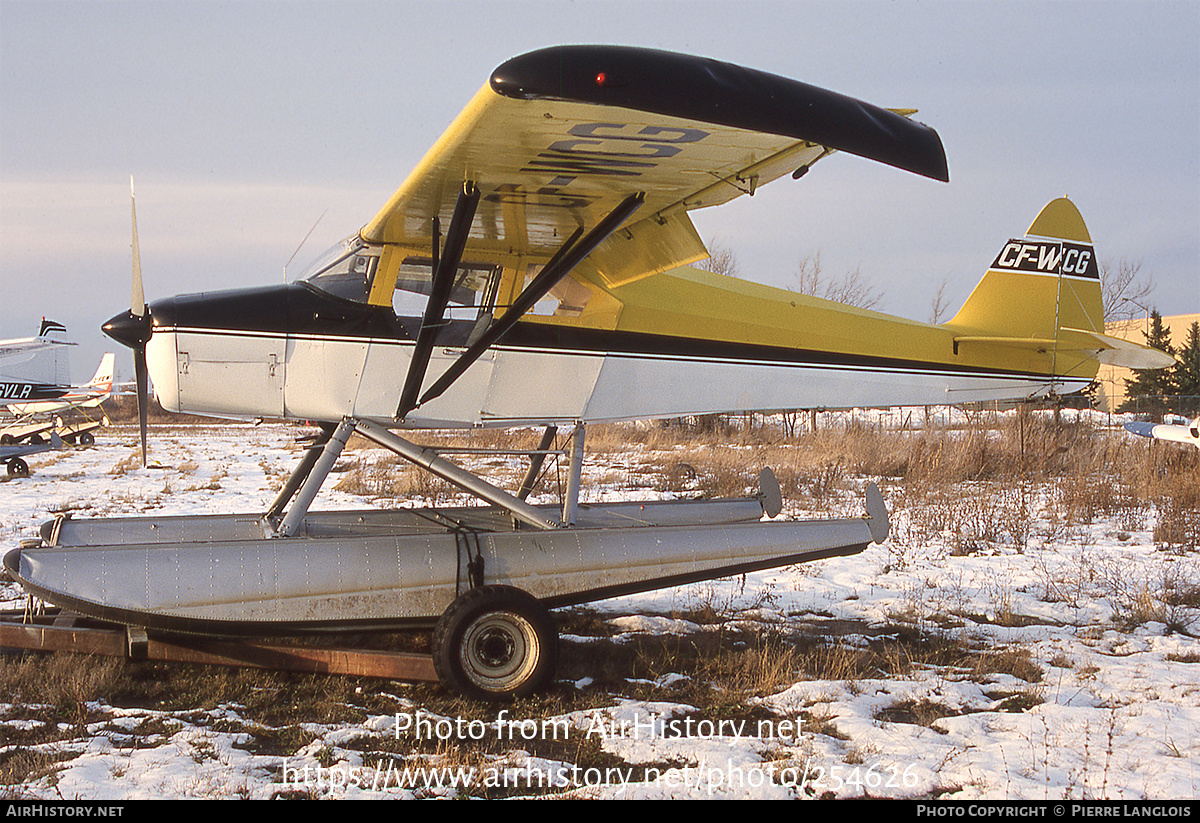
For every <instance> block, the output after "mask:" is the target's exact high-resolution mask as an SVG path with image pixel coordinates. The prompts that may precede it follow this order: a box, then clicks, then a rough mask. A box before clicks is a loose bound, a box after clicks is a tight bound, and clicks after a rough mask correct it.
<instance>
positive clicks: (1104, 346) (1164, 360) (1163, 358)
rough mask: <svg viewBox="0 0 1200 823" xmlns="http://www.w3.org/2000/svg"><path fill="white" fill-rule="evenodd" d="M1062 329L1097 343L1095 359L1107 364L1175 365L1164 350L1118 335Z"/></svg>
mask: <svg viewBox="0 0 1200 823" xmlns="http://www.w3.org/2000/svg"><path fill="white" fill-rule="evenodd" d="M1063 331H1069V332H1074V333H1076V334H1082V335H1086V336H1088V337H1090V338H1092V339H1093V340H1095V341H1096V343H1097V344H1098V346H1099V348H1100V351H1099V352H1097V354H1096V359H1097V360H1099V361H1100V362H1101V363H1104V364H1105V365H1108V366H1120V367H1122V368H1126V369H1166V368H1169V367H1171V366H1173V365H1175V358H1174V357H1172V356H1171V355H1169V354H1167V353H1166V352H1163V351H1159V350H1158V349H1152V348H1150V347H1149V346H1143V345H1142V344H1140V343H1134V342H1133V341H1131V340H1122V339H1121V338H1119V337H1109V336H1108V335H1106V334H1099V333H1097V332H1093V331H1087V330H1086V329H1063Z"/></svg>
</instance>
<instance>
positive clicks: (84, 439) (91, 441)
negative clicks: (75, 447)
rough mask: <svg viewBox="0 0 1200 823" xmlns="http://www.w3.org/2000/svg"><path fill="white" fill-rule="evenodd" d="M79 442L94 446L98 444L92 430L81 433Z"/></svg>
mask: <svg viewBox="0 0 1200 823" xmlns="http://www.w3.org/2000/svg"><path fill="white" fill-rule="evenodd" d="M79 442H80V444H81V445H84V446H94V445H95V444H96V438H95V437H94V436H92V433H91V432H83V433H82V434H80V435H79Z"/></svg>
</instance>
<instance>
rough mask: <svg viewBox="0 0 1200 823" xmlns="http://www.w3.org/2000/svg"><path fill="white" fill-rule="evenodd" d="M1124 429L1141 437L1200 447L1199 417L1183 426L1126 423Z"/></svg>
mask: <svg viewBox="0 0 1200 823" xmlns="http://www.w3.org/2000/svg"><path fill="white" fill-rule="evenodd" d="M1125 429H1126V431H1130V432H1132V433H1134V434H1136V435H1140V436H1142V437H1152V438H1154V439H1155V440H1169V441H1171V442H1173V443H1187V444H1190V445H1192V446H1195V447H1196V448H1198V449H1200V417H1197V418H1196V419H1195V420H1193V421H1192V422H1191V423H1188V424H1187V425H1184V426H1180V425H1175V424H1169V423H1126V424H1125Z"/></svg>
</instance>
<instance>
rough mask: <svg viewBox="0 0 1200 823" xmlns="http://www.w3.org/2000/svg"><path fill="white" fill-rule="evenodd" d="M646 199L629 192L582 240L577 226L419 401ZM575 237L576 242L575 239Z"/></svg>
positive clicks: (447, 381)
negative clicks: (495, 319)
mask: <svg viewBox="0 0 1200 823" xmlns="http://www.w3.org/2000/svg"><path fill="white" fill-rule="evenodd" d="M645 199H646V195H645V193H643V192H639V193H638V194H631V195H629V196H628V197H626V198H625V199H624V200H622V201H621V203H620V205H618V206H617V207H616V208H615V209H613V210H612V211H611V212H609V214H608V216H607V217H605V218H604V219H603V220H601V221H600V222H599V223H598V224H596V227H595V228H593V229H592V230H591V231H590V232H588V233H587V235H586V236H585V237H584V238H583V239H582V240H578V238H579V235H580V233H581V232H582V230H583V229H582V227H580V228H579V229H576V230H575V233H574V234H572V235H571V237H570V238H569V239H568V240H567V242H566V243H564V244H563V246H562V248H560V249H559V250H558V251H557V252H555V254H554V257H553V258H551V260H550V262H549V263H547V264H546V267H545V268H543V269H542V270H541V272H539V273H538V275H537V277H535V278H533V282H532V283H530V284H529V285H528V286H526V287H525V289H524V290H523V291H522V292H521V294H520V295H518V296H517V299H516V300H514V301H513V302H512V305H511V306H509V307H508V310H507V311H505V312H504V316H503V317H501V318H500V319H499V320H497V321H495V322H493V323H492V325H490V326H488V328H487V330H486V331H485V332H484V333H483V334H482V335H480V337H479V339H478V340H476V341H475V342H474V343H472V344H471V345H470V346H469V347H467V350H466V351H464V352H463V353H462V355H461V356H460V357H459V358H458V359H457V360H455V361H454V364H453V365H451V366H450V368H448V369H446V372H445V373H444V374H443V375H442V376H441V377H439V378H438V379H437V382H436V383H434V384H433V385H432V386H430V387H429V390H428V391H427V392H425V394H423V395H422V396H421V403H428V402H429V401H430V400H432V399H433V398H435V397H438V396H440V395H441V394H442V393H443V392H444V391H446V389H448V388H450V386H451V385H453V383H454V381H455V380H457V379H458V378H459V377H461V376H462V374H463V372H465V371H466V370H467V369H468V368H469V367H470V365H471V364H472V363H474V362H475V361H476V360H478V359H479V357H480V355H482V354H483V353H484V352H485V351H487V350H488V349H489V348H491V346H492V344H494V343H495V342H496V341H497V340H499V339H500V338H501V337H503V336H504V335H505V334H507V333H508V331H509V330H510V329H511V328H512V327H513V326H515V325H516V324H517V322H518V321H519V320H520V319H521V318H522V317H523V316H524V315H525V313H526V312H527V311H529V310H530V309H531V308H533V306H534V304H535V303H537V302H538V301H539V300H541V299H542V298H543V297H545V296H546V294H547V293H548V292H549V291H550V290H551V289H552V288H554V287H555V286H556V285H558V283H559V281H560V280H562V279H563V278H564V277H566V276H567V274H569V273H570V271H571V269H573V268H575V267H576V266H577V265H579V263H580V262H581V261H582V260H583V259H584V258H585V257H587V256H588V255H589V254H591V253H592V250H593V249H595V248H596V246H598V245H600V243H602V242H603V241H604V240H605V239H606V238H607V237H608V236H609V235H610V234H612V233H613V232H614V231H616V230H617V228H619V227H620V225H621V224H622V223H624V222H625V221H626V220H627V219H628V218H629V216H630V215H632V214H633V213H634V212H635V211H637V209H638V207H639V206H641V205H642V203H643V202H644V201H645ZM577 240H578V242H576V241H577ZM447 245H448V243H447Z"/></svg>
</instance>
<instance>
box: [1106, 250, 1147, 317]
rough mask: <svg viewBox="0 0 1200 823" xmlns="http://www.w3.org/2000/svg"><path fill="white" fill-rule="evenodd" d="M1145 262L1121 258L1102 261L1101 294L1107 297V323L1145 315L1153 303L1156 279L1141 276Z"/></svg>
mask: <svg viewBox="0 0 1200 823" xmlns="http://www.w3.org/2000/svg"><path fill="white" fill-rule="evenodd" d="M1141 270H1142V264H1141V263H1140V262H1139V263H1134V262H1132V261H1129V260H1126V259H1125V258H1121V260H1119V261H1118V262H1117V263H1116V264H1115V265H1114V264H1113V263H1112V261H1111V260H1109V261H1105V262H1103V263H1101V264H1100V294H1101V296H1102V297H1103V299H1104V322H1105V323H1111V322H1112V321H1114V320H1131V319H1133V318H1134V317H1137V316H1139V315H1145V314H1146V313H1147V312H1148V311H1149V308H1148V306H1149V305H1150V293H1151V292H1153V291H1154V280H1153V278H1151V277H1149V276H1147V277H1142V275H1141Z"/></svg>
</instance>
